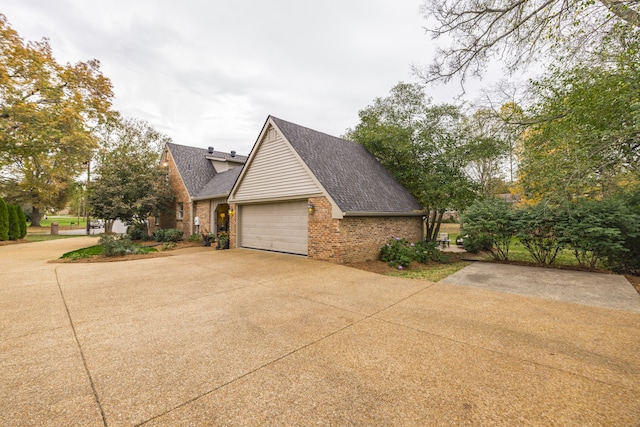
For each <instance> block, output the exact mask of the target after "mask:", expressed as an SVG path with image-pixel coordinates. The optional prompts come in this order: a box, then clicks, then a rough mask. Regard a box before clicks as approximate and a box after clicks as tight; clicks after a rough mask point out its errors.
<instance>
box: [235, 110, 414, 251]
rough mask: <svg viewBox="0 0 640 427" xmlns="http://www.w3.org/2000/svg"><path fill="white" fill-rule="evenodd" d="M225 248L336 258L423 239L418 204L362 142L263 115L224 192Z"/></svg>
mask: <svg viewBox="0 0 640 427" xmlns="http://www.w3.org/2000/svg"><path fill="white" fill-rule="evenodd" d="M228 206H229V210H228V213H230V214H231V215H230V222H229V233H230V246H231V247H232V248H234V247H245V248H254V249H263V250H271V251H279V252H287V253H294V254H300V255H307V256H308V257H309V258H313V259H319V260H328V261H332V262H336V263H348V262H358V261H364V260H370V259H377V257H378V255H379V252H380V248H381V247H382V246H383V245H384V244H385V243H386V242H387V241H388V239H389V238H390V237H391V236H401V237H404V238H407V239H409V240H411V241H417V240H420V239H421V238H422V216H423V215H424V211H423V209H422V206H421V205H420V204H419V203H418V202H417V201H416V200H415V199H414V198H413V197H412V196H411V195H410V194H409V193H408V192H407V190H406V189H405V188H404V187H402V186H401V185H400V184H399V183H398V182H397V181H396V180H395V179H394V178H393V176H392V175H391V174H390V173H389V172H388V171H387V170H386V169H385V168H384V167H383V166H382V165H381V164H380V163H379V162H378V161H377V160H376V159H375V157H373V155H371V154H370V153H369V152H368V151H367V150H366V149H365V148H364V147H363V146H361V145H359V144H357V143H354V142H351V141H347V140H344V139H341V138H337V137H334V136H330V135H327V134H325V133H321V132H318V131H315V130H312V129H309V128H305V127H302V126H299V125H296V124H293V123H290V122H287V121H284V120H281V119H278V118H276V117H273V116H269V117H268V118H267V120H266V122H265V124H264V126H263V128H262V131H261V132H260V135H259V136H258V139H257V141H256V143H255V145H254V147H253V149H252V150H251V153H250V155H249V158H248V160H247V162H246V164H245V166H244V168H243V169H242V171H240V173H239V176H238V179H237V181H235V184H234V185H233V188H232V189H231V191H230V193H229V199H228Z"/></svg>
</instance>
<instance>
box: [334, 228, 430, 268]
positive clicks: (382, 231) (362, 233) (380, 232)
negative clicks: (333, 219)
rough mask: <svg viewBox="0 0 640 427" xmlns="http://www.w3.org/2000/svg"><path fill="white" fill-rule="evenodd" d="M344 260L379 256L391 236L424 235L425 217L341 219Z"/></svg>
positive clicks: (415, 238)
mask: <svg viewBox="0 0 640 427" xmlns="http://www.w3.org/2000/svg"><path fill="white" fill-rule="evenodd" d="M340 234H341V235H342V242H343V244H342V246H341V248H340V256H339V259H340V261H339V262H340V263H341V264H345V263H349V262H359V261H367V260H372V259H378V256H379V255H380V248H381V247H382V246H384V244H385V243H387V242H388V241H389V239H390V238H391V236H397V237H404V238H406V239H407V240H409V241H410V242H416V241H419V240H420V239H421V238H422V218H421V217H345V218H343V219H342V220H341V221H340Z"/></svg>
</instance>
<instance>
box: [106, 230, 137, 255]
mask: <svg viewBox="0 0 640 427" xmlns="http://www.w3.org/2000/svg"><path fill="white" fill-rule="evenodd" d="M99 244H100V245H102V254H103V255H104V256H107V257H110V256H116V255H126V254H132V253H135V252H136V251H135V248H134V246H133V243H132V242H131V239H130V238H129V236H126V235H123V236H113V235H110V234H103V235H102V236H101V237H100V241H99Z"/></svg>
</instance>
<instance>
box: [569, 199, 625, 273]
mask: <svg viewBox="0 0 640 427" xmlns="http://www.w3.org/2000/svg"><path fill="white" fill-rule="evenodd" d="M635 223H636V218H635V217H634V216H633V215H632V214H631V212H630V211H629V209H628V208H627V207H626V206H625V205H624V203H622V201H620V200H613V199H607V200H580V201H578V202H577V203H571V204H569V203H567V204H566V205H565V210H564V213H563V215H561V216H560V217H559V219H558V225H557V228H558V234H559V241H560V242H561V243H563V244H564V245H566V246H567V247H568V248H569V249H571V250H573V253H574V255H575V257H576V259H577V260H578V263H579V264H580V265H581V266H583V267H588V268H590V269H593V268H595V267H596V265H597V263H598V262H599V261H600V260H601V259H604V258H606V257H609V258H612V259H613V258H618V257H619V256H620V255H621V253H622V252H625V251H627V249H625V247H624V242H625V235H626V236H631V235H633V234H634V233H633V228H634V224H635Z"/></svg>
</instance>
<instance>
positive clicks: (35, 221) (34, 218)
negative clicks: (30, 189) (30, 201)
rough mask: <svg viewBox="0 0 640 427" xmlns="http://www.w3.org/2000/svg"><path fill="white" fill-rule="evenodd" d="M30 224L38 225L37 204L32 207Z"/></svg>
mask: <svg viewBox="0 0 640 427" xmlns="http://www.w3.org/2000/svg"><path fill="white" fill-rule="evenodd" d="M31 226H32V227H40V208H39V207H37V206H33V207H32V213H31Z"/></svg>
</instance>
